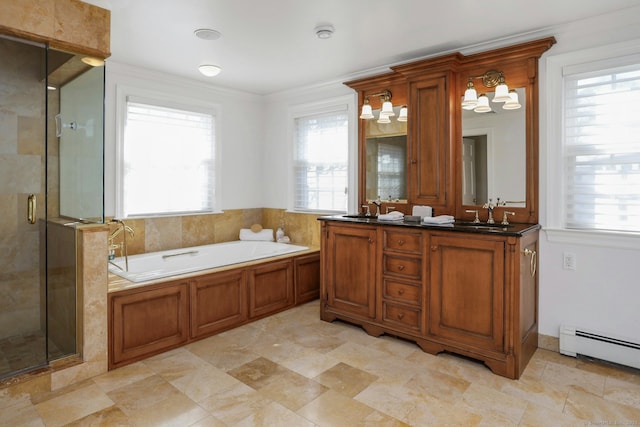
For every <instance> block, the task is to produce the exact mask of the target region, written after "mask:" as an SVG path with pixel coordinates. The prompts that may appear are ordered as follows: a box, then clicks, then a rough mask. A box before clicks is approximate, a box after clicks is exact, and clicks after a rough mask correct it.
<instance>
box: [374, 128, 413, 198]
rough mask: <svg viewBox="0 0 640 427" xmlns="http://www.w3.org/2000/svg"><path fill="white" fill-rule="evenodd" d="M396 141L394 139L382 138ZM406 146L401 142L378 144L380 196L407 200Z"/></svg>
mask: <svg viewBox="0 0 640 427" xmlns="http://www.w3.org/2000/svg"><path fill="white" fill-rule="evenodd" d="M381 139H385V140H389V141H394V140H393V139H392V138H381ZM406 151H407V150H406V145H405V144H403V143H402V142H400V143H399V144H397V143H394V142H389V143H385V142H380V143H379V144H378V195H379V196H381V197H383V198H387V196H388V199H389V200H393V199H406V198H407V188H406V185H405V182H406V179H405V176H406V172H405V164H406V160H405V159H406V158H407V153H406Z"/></svg>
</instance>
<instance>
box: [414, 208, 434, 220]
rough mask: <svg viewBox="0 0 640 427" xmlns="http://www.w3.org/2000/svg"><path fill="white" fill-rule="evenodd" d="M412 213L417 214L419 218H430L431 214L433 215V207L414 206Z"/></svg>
mask: <svg viewBox="0 0 640 427" xmlns="http://www.w3.org/2000/svg"><path fill="white" fill-rule="evenodd" d="M412 215H413V216H419V217H421V218H424V217H429V218H431V216H432V215H433V209H432V208H431V206H414V207H413V212H412Z"/></svg>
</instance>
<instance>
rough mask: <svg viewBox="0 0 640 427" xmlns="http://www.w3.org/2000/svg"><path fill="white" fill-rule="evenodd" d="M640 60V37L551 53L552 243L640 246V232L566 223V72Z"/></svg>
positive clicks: (548, 153)
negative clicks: (577, 49)
mask: <svg viewBox="0 0 640 427" xmlns="http://www.w3.org/2000/svg"><path fill="white" fill-rule="evenodd" d="M634 62H635V63H640V40H638V39H636V40H631V41H626V42H622V43H616V44H611V45H607V46H600V47H597V48H591V49H583V50H579V51H574V52H570V53H564V54H559V55H555V56H550V57H548V58H547V61H546V65H547V67H546V77H547V84H546V90H545V96H546V98H547V100H550V102H548V104H547V114H546V120H547V133H546V160H547V171H546V172H547V173H546V186H545V188H546V209H545V212H546V225H545V227H544V229H545V232H546V234H547V238H548V240H549V241H551V242H559V243H568V244H579V245H591V246H602V247H612V248H622V249H638V247H639V245H640V232H630V231H609V230H598V229H594V230H579V229H569V228H566V227H565V226H564V218H565V216H566V207H565V202H564V201H565V174H564V158H565V145H564V74H565V73H570V74H577V73H580V72H583V71H589V70H597V69H600V70H604V69H607V68H615V67H621V66H624V65H629V64H631V63H634Z"/></svg>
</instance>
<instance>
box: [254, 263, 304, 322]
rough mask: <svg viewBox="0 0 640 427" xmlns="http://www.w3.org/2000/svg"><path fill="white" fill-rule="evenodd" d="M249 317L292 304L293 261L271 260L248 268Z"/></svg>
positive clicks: (265, 313)
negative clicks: (264, 264)
mask: <svg viewBox="0 0 640 427" xmlns="http://www.w3.org/2000/svg"><path fill="white" fill-rule="evenodd" d="M248 280H249V317H250V318H255V317H259V316H265V315H267V314H271V313H275V312H276V311H280V310H282V309H285V308H287V307H289V306H292V305H293V302H294V296H293V263H292V262H291V261H283V262H273V263H269V264H268V265H266V266H264V267H257V268H254V269H251V270H249V274H248Z"/></svg>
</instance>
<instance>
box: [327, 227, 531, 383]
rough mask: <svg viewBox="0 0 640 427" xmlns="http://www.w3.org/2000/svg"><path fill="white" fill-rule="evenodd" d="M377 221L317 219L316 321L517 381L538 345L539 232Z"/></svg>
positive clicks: (523, 228) (529, 228) (527, 229)
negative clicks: (345, 325) (469, 361)
mask: <svg viewBox="0 0 640 427" xmlns="http://www.w3.org/2000/svg"><path fill="white" fill-rule="evenodd" d="M377 224H378V225H377V227H376V226H374V225H372V224H371V223H365V224H363V225H361V226H360V227H361V230H358V225H357V224H354V223H345V222H343V221H340V220H335V221H333V220H324V221H322V230H323V233H322V246H321V264H322V270H321V271H322V272H328V274H325V275H322V276H321V284H320V289H321V291H320V297H321V304H320V313H321V318H322V319H323V320H327V321H333V320H335V319H341V320H345V321H348V322H351V323H354V324H357V325H360V326H362V327H363V328H364V329H365V331H367V333H369V334H370V335H374V336H378V335H381V334H384V333H387V334H389V335H394V336H399V337H402V338H405V339H410V340H413V341H415V342H416V343H417V344H418V345H419V346H420V347H421V348H422V349H423V350H424V351H427V352H429V353H433V354H437V353H440V352H442V351H449V352H452V353H457V354H461V355H465V356H469V357H472V358H475V359H478V360H481V361H483V362H484V363H485V364H486V365H487V366H488V367H489V368H490V369H491V370H492V371H493V372H494V373H496V374H499V375H502V376H505V377H508V378H518V377H519V376H520V375H521V373H522V371H523V370H524V368H525V367H526V364H527V362H528V361H529V360H530V359H531V356H532V355H533V353H534V352H535V350H536V348H537V339H538V337H537V328H538V319H537V311H538V310H537V301H538V280H537V272H536V263H537V260H536V259H535V257H536V256H535V254H536V253H537V242H538V233H539V232H538V229H539V226H535V225H533V226H530V225H526V224H525V225H522V226H521V229H522V230H523V231H522V232H519V233H509V234H500V233H472V232H461V231H454V230H451V231H447V230H441V229H436V228H435V227H434V228H423V227H420V226H415V227H411V226H403V225H398V226H389V225H386V224H385V225H382V224H380V223H377ZM376 228H377V229H376ZM358 231H359V232H358ZM376 235H377V236H378V242H379V243H378V244H377V245H375V236H376ZM369 239H374V240H373V242H374V243H370V241H369ZM368 245H369V246H374V245H375V246H376V247H377V250H376V251H372V250H367V248H369V246H368ZM367 257H369V258H368V259H366V258H367ZM372 277H376V278H377V281H376V287H375V291H374V290H372V288H371V287H370V285H369V284H370V283H371V280H372Z"/></svg>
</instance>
